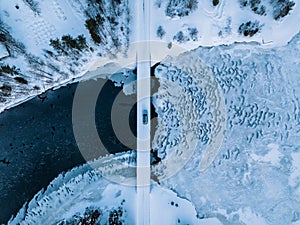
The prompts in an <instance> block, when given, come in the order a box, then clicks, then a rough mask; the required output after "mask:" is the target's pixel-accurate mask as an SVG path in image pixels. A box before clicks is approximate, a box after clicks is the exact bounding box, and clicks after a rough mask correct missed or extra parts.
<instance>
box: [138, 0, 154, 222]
mask: <svg viewBox="0 0 300 225" xmlns="http://www.w3.org/2000/svg"><path fill="white" fill-rule="evenodd" d="M150 1H151V0H138V1H136V13H137V16H136V17H135V18H136V19H137V21H136V25H137V26H136V28H137V31H138V32H137V37H136V38H137V41H138V42H140V43H141V44H138V48H137V221H136V224H137V225H149V224H150V150H151V143H150V140H151V138H150V118H151V115H150V95H151V92H150V67H151V63H150V43H149V41H150ZM145 113H147V114H148V115H147V117H148V122H147V123H145V121H143V116H144V117H145V115H143V114H145Z"/></svg>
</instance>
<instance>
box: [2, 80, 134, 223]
mask: <svg viewBox="0 0 300 225" xmlns="http://www.w3.org/2000/svg"><path fill="white" fill-rule="evenodd" d="M103 82H105V85H104V88H103V89H102V91H101V92H100V95H99V97H98V101H97V106H96V111H95V112H96V114H95V120H96V125H97V131H98V134H99V137H100V138H101V141H102V143H103V144H104V146H105V147H106V149H108V150H109V149H111V150H113V151H112V152H111V153H115V152H121V151H127V150H129V149H128V148H127V147H126V146H124V145H123V144H121V143H120V142H119V141H118V139H117V138H116V137H115V134H114V131H113V129H112V125H111V120H110V115H111V106H112V104H113V102H114V99H115V97H116V96H117V95H118V94H119V93H120V94H121V95H124V94H123V92H122V91H121V90H122V88H121V87H115V86H114V84H113V83H112V82H111V81H108V80H103ZM76 87H77V84H70V85H68V86H66V87H62V88H60V89H58V90H55V91H52V90H50V91H47V92H46V93H45V94H43V95H41V96H39V97H36V98H34V99H32V100H30V101H28V102H25V103H23V104H21V105H19V106H17V107H14V108H12V109H9V110H7V111H5V112H3V113H1V114H0V223H6V222H7V221H8V220H9V218H10V217H11V215H12V214H16V213H17V212H18V210H19V209H20V208H21V207H22V205H23V204H24V203H25V202H26V201H28V200H30V199H31V198H32V197H33V196H34V195H35V194H36V193H37V192H38V191H39V190H40V189H41V188H43V187H47V185H48V184H49V183H50V182H51V181H52V180H53V179H54V178H55V177H57V176H58V174H60V173H61V172H63V171H67V170H69V169H71V168H73V167H75V166H78V165H80V164H83V163H85V160H84V158H83V157H82V155H81V153H80V151H79V149H78V147H77V144H76V141H75V138H74V134H73V129H72V103H73V98H74V93H75V90H76ZM124 97H125V99H126V100H125V101H128V104H132V103H134V102H135V100H136V96H135V95H130V96H124ZM135 118H136V107H133V108H132V110H131V113H130V116H129V123H130V127H131V129H132V131H133V133H135V134H136V119H135Z"/></svg>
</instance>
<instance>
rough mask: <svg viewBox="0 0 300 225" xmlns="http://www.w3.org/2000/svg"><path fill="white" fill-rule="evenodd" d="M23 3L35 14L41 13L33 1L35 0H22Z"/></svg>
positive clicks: (36, 3)
mask: <svg viewBox="0 0 300 225" xmlns="http://www.w3.org/2000/svg"><path fill="white" fill-rule="evenodd" d="M23 2H24V3H25V5H27V6H28V7H29V8H30V9H31V10H32V11H33V12H35V13H36V14H38V15H39V14H40V13H41V9H40V7H39V3H38V2H37V1H35V0H23Z"/></svg>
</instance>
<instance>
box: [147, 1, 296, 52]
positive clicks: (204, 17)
mask: <svg viewBox="0 0 300 225" xmlns="http://www.w3.org/2000/svg"><path fill="white" fill-rule="evenodd" d="M154 2H155V4H153V5H152V9H151V12H152V15H153V16H152V26H151V32H150V33H151V39H152V40H163V41H165V42H167V43H171V42H173V43H177V44H181V45H182V46H184V47H185V48H187V49H194V48H196V47H197V46H200V45H201V46H217V45H222V44H232V43H234V42H251V41H256V42H258V43H261V44H262V45H263V46H265V47H268V48H269V47H275V46H282V45H285V44H287V42H288V41H289V40H291V38H292V37H293V36H294V35H296V34H297V33H298V32H299V30H300V24H299V22H298V21H299V15H300V4H299V1H295V3H296V4H295V5H294V7H293V9H292V10H291V11H290V13H289V14H288V15H287V16H285V17H283V18H281V19H278V20H275V19H274V16H273V13H272V12H273V11H274V7H272V6H271V5H269V3H268V1H256V2H262V4H265V7H266V14H267V15H259V14H256V13H254V12H253V11H252V10H251V9H250V6H249V5H250V4H249V3H248V6H247V7H241V5H240V3H239V2H241V1H239V0H219V1H212V0H203V1H189V0H182V1H176V0H175V1H173V2H175V3H174V4H173V5H172V4H170V3H171V2H172V1H170V0H155V1H154ZM197 2H198V3H197ZM213 2H218V4H217V5H216V6H214V5H213ZM244 2H245V1H244ZM246 2H247V1H246ZM248 2H249V1H248ZM252 2H254V1H252ZM273 2H275V1H273ZM283 2H287V1H283ZM176 3H177V6H176ZM185 3H188V4H193V3H194V4H195V9H194V10H190V9H189V8H188V7H190V6H189V5H188V4H185ZM170 5H171V6H170ZM186 5H188V6H187V7H185V6H186ZM278 5H279V4H278ZM168 6H169V7H168ZM168 8H169V9H170V10H169V11H171V12H172V13H167V10H168ZM186 8H187V10H188V11H189V14H188V15H181V14H180V12H183V11H184V10H185V9H186ZM248 21H252V22H254V21H258V23H259V24H260V26H261V30H260V31H259V32H257V33H256V34H255V35H254V36H252V37H249V36H244V35H243V34H240V33H239V32H238V30H239V27H240V25H241V24H243V23H246V22H248ZM160 26H161V29H159V27H160ZM195 29H196V30H195ZM158 31H160V32H158ZM180 31H181V32H182V34H183V36H182V38H181V41H179V42H178V41H177V40H174V39H176V38H174V37H175V36H176V34H178V32H180ZM158 33H159V34H160V35H157V34H158ZM191 34H192V35H191ZM177 37H178V36H177Z"/></svg>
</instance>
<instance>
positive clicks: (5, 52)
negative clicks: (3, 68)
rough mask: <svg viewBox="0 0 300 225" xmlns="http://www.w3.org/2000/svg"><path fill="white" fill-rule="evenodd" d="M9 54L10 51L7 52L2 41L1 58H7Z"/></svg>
mask: <svg viewBox="0 0 300 225" xmlns="http://www.w3.org/2000/svg"><path fill="white" fill-rule="evenodd" d="M7 56H9V53H8V52H7V49H6V47H5V46H4V45H3V44H1V43H0V59H2V58H5V57H7Z"/></svg>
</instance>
